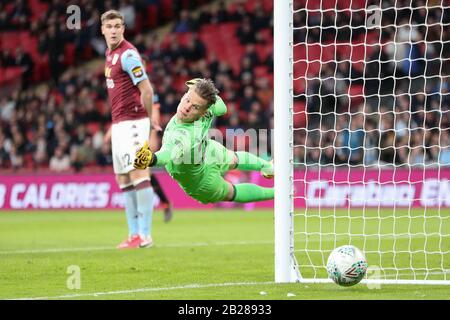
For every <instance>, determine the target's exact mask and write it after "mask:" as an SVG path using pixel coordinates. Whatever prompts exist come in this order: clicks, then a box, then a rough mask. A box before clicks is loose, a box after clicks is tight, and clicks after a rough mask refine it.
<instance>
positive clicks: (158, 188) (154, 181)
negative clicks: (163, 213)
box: [150, 174, 169, 204]
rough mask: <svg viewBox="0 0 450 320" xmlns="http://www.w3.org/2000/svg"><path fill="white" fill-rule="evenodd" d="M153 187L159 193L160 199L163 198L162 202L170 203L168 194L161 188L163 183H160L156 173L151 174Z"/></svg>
mask: <svg viewBox="0 0 450 320" xmlns="http://www.w3.org/2000/svg"><path fill="white" fill-rule="evenodd" d="M150 182H151V184H152V187H153V191H155V193H156V194H157V195H158V197H159V199H160V200H161V202H162V203H166V204H167V203H169V200H168V199H167V196H166V194H165V193H164V190H163V189H162V188H161V185H160V184H159V181H158V179H157V178H156V177H155V175H154V174H152V175H151V180H150Z"/></svg>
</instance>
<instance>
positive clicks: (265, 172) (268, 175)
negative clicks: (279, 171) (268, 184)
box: [261, 160, 275, 179]
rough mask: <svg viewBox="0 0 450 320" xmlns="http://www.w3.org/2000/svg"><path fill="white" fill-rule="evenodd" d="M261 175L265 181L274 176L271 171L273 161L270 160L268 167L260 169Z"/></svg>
mask: <svg viewBox="0 0 450 320" xmlns="http://www.w3.org/2000/svg"><path fill="white" fill-rule="evenodd" d="M261 175H262V176H263V177H264V178H266V179H273V177H274V176H275V174H274V171H273V160H270V166H267V167H263V168H262V169H261Z"/></svg>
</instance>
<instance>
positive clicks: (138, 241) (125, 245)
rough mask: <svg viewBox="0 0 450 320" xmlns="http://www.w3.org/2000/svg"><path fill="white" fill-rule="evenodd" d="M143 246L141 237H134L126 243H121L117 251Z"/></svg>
mask: <svg viewBox="0 0 450 320" xmlns="http://www.w3.org/2000/svg"><path fill="white" fill-rule="evenodd" d="M140 244H141V237H140V236H139V235H137V234H136V235H134V236H131V237H129V238H128V239H127V240H125V241H124V242H122V243H120V244H119V245H118V246H117V249H133V248H139V245H140Z"/></svg>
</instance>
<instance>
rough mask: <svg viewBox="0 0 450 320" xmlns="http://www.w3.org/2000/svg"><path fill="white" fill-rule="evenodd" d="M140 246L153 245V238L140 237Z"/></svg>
mask: <svg viewBox="0 0 450 320" xmlns="http://www.w3.org/2000/svg"><path fill="white" fill-rule="evenodd" d="M139 247H140V248H151V247H153V239H152V237H150V236H146V237H141V242H140V243H139Z"/></svg>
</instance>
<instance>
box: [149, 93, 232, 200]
mask: <svg viewBox="0 0 450 320" xmlns="http://www.w3.org/2000/svg"><path fill="white" fill-rule="evenodd" d="M226 112H227V108H226V106H225V104H224V102H223V100H222V99H221V98H220V97H217V101H216V103H215V104H214V105H212V106H211V107H210V108H209V110H208V111H207V113H206V114H205V115H204V116H203V117H201V118H200V119H199V120H197V121H195V122H192V123H182V122H179V120H178V119H177V116H176V115H175V116H173V117H172V119H170V121H169V123H168V124H167V126H166V129H165V131H164V135H163V139H162V146H161V149H160V150H159V151H158V152H156V153H155V155H156V157H157V162H156V166H165V168H166V170H167V172H169V174H170V175H171V176H172V177H173V178H174V179H175V180H176V181H178V183H179V184H180V185H181V186H182V187H183V189H184V190H185V191H187V192H188V193H191V192H194V191H195V190H194V189H195V188H198V186H200V185H201V184H202V180H203V179H205V177H206V176H207V166H208V165H209V164H210V163H209V162H210V161H205V160H206V158H208V159H209V160H210V159H212V157H208V155H207V154H206V153H207V145H208V140H209V137H208V130H209V128H210V127H211V124H212V122H213V120H214V116H222V115H224V114H225V113H226ZM213 161H216V162H217V161H220V158H219V159H217V158H215V159H214V160H213Z"/></svg>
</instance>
